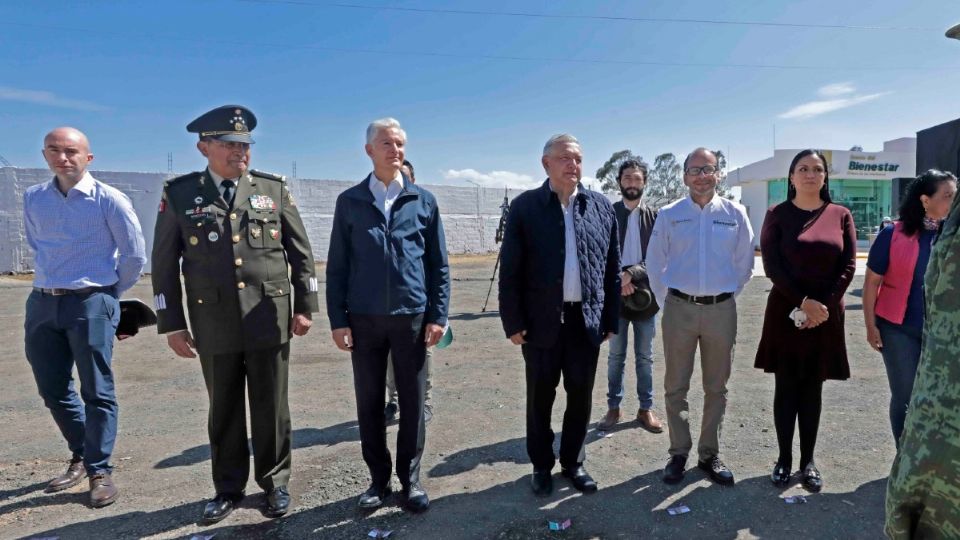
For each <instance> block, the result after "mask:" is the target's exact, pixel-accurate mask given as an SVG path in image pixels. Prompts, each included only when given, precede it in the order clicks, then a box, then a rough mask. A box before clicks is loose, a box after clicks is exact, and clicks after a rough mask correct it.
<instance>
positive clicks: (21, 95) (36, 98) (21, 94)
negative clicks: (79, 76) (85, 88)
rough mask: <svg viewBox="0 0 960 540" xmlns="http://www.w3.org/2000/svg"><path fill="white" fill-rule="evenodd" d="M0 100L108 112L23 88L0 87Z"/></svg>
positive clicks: (103, 108)
mask: <svg viewBox="0 0 960 540" xmlns="http://www.w3.org/2000/svg"><path fill="white" fill-rule="evenodd" d="M0 100H6V101H19V102H23V103H34V104H37V105H48V106H50V107H60V108H62V109H75V110H78V111H108V110H110V107H105V106H103V105H99V104H97V103H93V102H90V101H83V100H80V99H69V98H64V97H60V96H58V95H56V94H54V93H53V92H48V91H46V90H27V89H25V88H13V87H11V86H0Z"/></svg>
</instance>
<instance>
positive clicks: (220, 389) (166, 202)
mask: <svg viewBox="0 0 960 540" xmlns="http://www.w3.org/2000/svg"><path fill="white" fill-rule="evenodd" d="M181 260H182V267H181ZM152 265H153V266H152V271H153V291H154V295H155V296H154V302H155V304H156V307H157V329H158V331H159V332H160V333H167V332H173V331H177V330H183V329H186V328H187V321H186V318H185V317H184V310H183V299H182V293H181V280H180V274H181V269H182V273H183V285H184V289H185V290H186V304H187V311H188V313H189V316H190V328H191V330H192V333H193V337H194V341H195V343H196V347H197V352H198V353H199V355H200V364H201V366H202V368H203V377H204V381H205V382H206V386H207V393H208V395H209V398H210V412H209V418H208V431H209V436H210V447H211V455H212V464H213V480H214V485H215V487H216V490H217V493H223V494H240V493H242V492H243V490H244V487H245V486H246V483H247V478H248V476H249V468H250V464H249V463H250V457H249V454H248V450H247V434H246V412H245V408H244V387H245V386H246V387H247V390H248V392H249V402H250V417H251V434H252V437H253V453H254V471H255V478H256V481H257V483H258V484H259V485H260V486H261V487H262V488H263V489H264V491H268V492H269V491H270V490H271V489H273V488H274V487H281V486H286V484H287V481H288V479H289V476H290V454H291V447H290V411H289V408H288V405H287V373H288V358H289V353H290V345H289V340H290V335H291V327H290V324H291V307H292V308H293V309H292V311H293V313H312V312H315V311H317V292H316V291H317V280H316V276H315V273H314V259H313V253H312V252H311V250H310V242H309V240H308V239H307V234H306V230H305V228H304V226H303V222H302V220H301V219H300V215H299V213H298V212H297V208H296V205H295V204H294V200H293V197H292V196H291V194H290V191H289V188H288V187H287V185H286V183H285V182H284V180H283V177H280V176H276V175H272V174H267V173H262V172H258V171H253V170H251V171H249V173H247V174H244V175H243V176H241V177H240V178H239V180H238V181H237V187H236V195H235V197H234V203H233V207H232V208H231V207H230V206H229V205H228V203H227V201H225V200H224V199H223V197H222V196H221V195H220V191H219V189H218V186H217V185H216V184H215V183H214V180H213V179H212V178H211V176H210V173H209V171H204V172H195V173H191V174H188V175H185V176H181V177H178V178H174V179H173V180H170V181H168V182H167V183H166V186H165V187H164V191H163V198H162V200H161V203H160V210H159V213H158V216H157V226H156V232H155V234H154V245H153V257H152ZM288 272H289V273H288ZM291 304H292V306H291Z"/></svg>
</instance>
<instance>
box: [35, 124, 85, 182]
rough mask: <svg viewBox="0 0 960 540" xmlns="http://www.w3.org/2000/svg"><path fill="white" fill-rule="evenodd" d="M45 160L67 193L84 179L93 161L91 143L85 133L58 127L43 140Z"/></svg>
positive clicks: (70, 128)
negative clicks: (88, 166)
mask: <svg viewBox="0 0 960 540" xmlns="http://www.w3.org/2000/svg"><path fill="white" fill-rule="evenodd" d="M43 158H44V159H45V160H47V165H48V166H49V167H50V170H51V171H53V173H54V174H55V175H57V179H58V180H59V181H60V188H61V190H62V191H63V192H64V193H66V192H67V190H69V189H70V188H72V187H73V186H74V185H76V183H77V182H79V181H80V179H82V178H83V175H84V174H85V173H86V172H87V165H88V164H89V163H90V162H91V161H93V154H91V153H90V141H88V140H87V136H86V135H84V134H83V132H81V131H80V130H79V129H75V128H72V127H58V128H56V129H54V130H53V131H51V132H50V133H47V136H46V137H44V138H43Z"/></svg>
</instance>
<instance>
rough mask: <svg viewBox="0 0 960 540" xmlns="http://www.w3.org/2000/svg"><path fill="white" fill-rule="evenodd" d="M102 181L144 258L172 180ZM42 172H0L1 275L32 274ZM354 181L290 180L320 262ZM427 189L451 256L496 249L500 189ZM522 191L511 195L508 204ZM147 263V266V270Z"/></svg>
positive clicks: (132, 177)
mask: <svg viewBox="0 0 960 540" xmlns="http://www.w3.org/2000/svg"><path fill="white" fill-rule="evenodd" d="M91 173H92V174H93V176H94V177H96V178H97V179H99V180H102V181H104V182H106V183H108V184H110V185H112V186H114V187H116V188H117V189H119V190H121V191H123V192H124V193H126V194H127V196H128V197H130V200H131V201H132V202H133V207H134V209H135V210H136V212H137V216H138V217H139V218H140V224H141V226H142V227H143V233H144V237H145V239H146V242H147V254H148V256H149V254H150V250H151V249H152V247H153V229H154V225H155V224H156V219H157V206H158V205H159V203H160V193H161V191H162V189H163V183H164V181H165V180H167V178H169V177H170V175H167V174H160V173H136V172H113V171H91ZM50 178H51V174H50V171H48V170H46V169H18V168H15V167H3V168H0V272H23V271H27V270H31V269H33V253H32V252H31V251H30V249H29V247H28V246H27V243H26V237H25V236H24V235H25V233H24V230H23V227H24V225H23V192H24V191H25V190H26V189H27V188H28V187H30V186H32V185H34V184H37V183H39V182H46V181H48V180H50ZM354 184H355V182H343V181H337V180H307V179H300V180H294V181H290V186H291V189H292V190H293V193H294V197H295V199H296V203H297V208H298V209H299V210H300V215H301V217H302V218H303V222H304V225H306V228H307V235H308V236H309V237H310V243H311V244H312V247H313V255H314V258H316V259H317V260H318V261H324V260H326V258H327V250H328V247H329V243H330V229H331V226H332V224H333V209H334V205H335V203H336V200H337V196H338V195H339V194H340V192H342V191H343V190H345V189H346V188H348V187H350V186H353V185H354ZM423 187H425V188H426V189H427V190H429V191H430V192H431V193H433V194H434V195H436V197H437V202H438V204H439V205H440V213H441V219H442V220H443V225H444V231H445V233H446V239H447V251H448V252H450V253H486V252H490V251H496V250H497V249H499V246H498V244H497V243H496V242H495V241H494V237H495V235H496V231H497V225H498V224H499V222H500V204H501V203H502V202H503V196H504V191H503V189H489V188H474V187H453V186H431V185H429V184H425V185H424V186H423ZM519 193H520V190H510V192H509V194H508V196H509V198H510V200H511V201H512V200H513V198H514V197H516V196H517V195H518V194H519ZM149 268H150V262H149V261H147V271H149Z"/></svg>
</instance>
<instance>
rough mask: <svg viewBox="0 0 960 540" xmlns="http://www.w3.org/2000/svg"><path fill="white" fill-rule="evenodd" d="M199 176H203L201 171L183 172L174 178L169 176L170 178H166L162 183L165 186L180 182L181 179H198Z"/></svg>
mask: <svg viewBox="0 0 960 540" xmlns="http://www.w3.org/2000/svg"><path fill="white" fill-rule="evenodd" d="M201 176H203V173H202V172H199V171H194V172H192V173H187V174H184V175H183V176H178V177H176V178H171V179H169V180H167V181H166V182H164V185H166V186H172V185H173V184H176V183H177V182H182V181H184V180H198V179H199V178H200V177H201Z"/></svg>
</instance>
